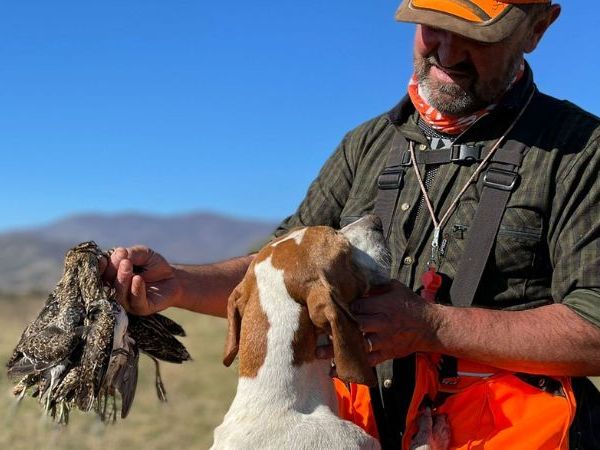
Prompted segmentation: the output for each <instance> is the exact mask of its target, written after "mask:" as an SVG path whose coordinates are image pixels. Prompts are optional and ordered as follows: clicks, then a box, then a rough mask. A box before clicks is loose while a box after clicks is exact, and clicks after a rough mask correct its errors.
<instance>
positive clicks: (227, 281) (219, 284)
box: [173, 256, 254, 317]
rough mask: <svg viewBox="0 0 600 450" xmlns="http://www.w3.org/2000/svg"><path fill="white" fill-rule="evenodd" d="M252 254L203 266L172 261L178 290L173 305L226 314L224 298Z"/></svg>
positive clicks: (242, 274)
mask: <svg viewBox="0 0 600 450" xmlns="http://www.w3.org/2000/svg"><path fill="white" fill-rule="evenodd" d="M253 258H254V256H242V257H239V258H233V259H230V260H227V261H223V262H220V263H214V264H204V265H182V264H174V265H173V267H174V269H175V277H176V278H177V279H178V280H179V282H180V284H181V287H182V293H181V295H180V298H179V300H178V301H177V304H176V305H175V306H177V307H180V308H183V309H187V310H190V311H195V312H199V313H203V314H210V315H212V316H218V317H226V315H227V298H228V297H229V294H230V293H231V291H233V289H234V288H235V286H236V285H237V284H238V283H239V282H240V281H241V280H242V278H243V277H244V274H245V273H246V270H248V266H249V265H250V263H251V262H252V259H253Z"/></svg>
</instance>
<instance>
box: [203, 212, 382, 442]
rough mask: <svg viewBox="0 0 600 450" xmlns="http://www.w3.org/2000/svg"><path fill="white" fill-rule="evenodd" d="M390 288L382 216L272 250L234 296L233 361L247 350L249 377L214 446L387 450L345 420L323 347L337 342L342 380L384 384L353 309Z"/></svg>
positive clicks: (297, 234)
mask: <svg viewBox="0 0 600 450" xmlns="http://www.w3.org/2000/svg"><path fill="white" fill-rule="evenodd" d="M388 281H389V253H388V251H387V249H386V246H385V242H384V239H383V236H382V233H381V223H380V221H379V219H377V218H375V217H374V216H367V217H365V218H363V219H361V220H359V221H358V222H355V223H353V224H351V225H348V226H347V227H345V228H343V229H342V230H341V231H336V230H334V229H332V228H329V227H322V226H318V227H307V228H301V229H297V230H294V231H292V232H290V233H289V234H287V235H286V236H284V237H281V238H279V239H277V240H275V241H274V242H272V243H270V244H269V245H267V246H266V247H265V248H263V249H262V250H261V251H260V252H259V253H258V255H257V256H256V258H255V259H254V261H253V262H252V264H251V266H250V268H249V269H248V272H247V273H246V276H245V277H244V279H243V280H242V282H241V283H240V284H239V285H238V286H237V287H236V288H235V290H234V292H233V293H232V294H231V296H230V297H229V304H228V308H227V316H228V320H229V331H228V335H227V342H226V346H225V356H224V363H225V365H230V364H231V363H232V362H233V360H234V358H235V356H236V354H238V353H239V373H240V379H239V383H238V389H237V394H236V396H235V398H234V400H233V403H232V405H231V407H230V409H229V411H228V412H227V414H226V415H225V419H224V421H223V423H222V424H221V425H220V426H218V427H217V428H216V429H215V432H214V445H213V447H212V448H213V449H236V450H239V449H261V450H263V449H278V450H279V449H291V448H294V449H310V450H313V449H379V448H380V446H379V443H378V442H377V440H376V439H374V438H373V437H371V436H369V435H368V434H367V433H366V432H364V431H363V430H362V429H361V428H359V427H358V426H356V425H354V424H353V423H351V422H349V421H346V420H342V419H340V418H339V417H338V415H337V412H338V406H337V400H336V395H335V391H334V388H333V383H332V381H331V378H330V370H331V367H330V363H329V361H324V360H318V359H316V358H315V349H316V347H317V336H318V335H319V334H329V335H331V337H332V341H333V342H332V343H333V349H334V354H335V361H336V369H337V375H338V377H340V378H341V379H342V380H344V381H347V382H357V383H363V384H369V385H373V384H375V383H376V378H375V376H374V374H373V370H372V368H371V367H369V364H368V362H367V353H366V351H365V344H364V338H363V336H362V333H361V332H360V330H359V328H358V326H357V324H356V322H355V320H354V319H353V318H352V315H351V313H350V311H349V305H350V302H352V300H354V299H356V298H358V297H360V296H361V295H363V294H365V293H366V292H367V291H368V289H369V287H370V286H372V285H377V284H384V283H387V282H388Z"/></svg>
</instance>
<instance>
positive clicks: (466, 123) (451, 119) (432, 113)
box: [408, 61, 525, 135]
mask: <svg viewBox="0 0 600 450" xmlns="http://www.w3.org/2000/svg"><path fill="white" fill-rule="evenodd" d="M524 73H525V62H524V61H523V62H521V65H520V67H519V70H518V71H517V74H516V75H515V77H514V78H513V80H512V81H511V83H510V85H509V86H508V89H510V88H511V87H512V86H513V85H514V84H515V83H516V82H517V81H518V80H520V79H521V77H522V76H523V74H524ZM508 89H507V91H508ZM419 91H420V89H419V83H418V82H417V79H416V77H415V75H414V74H413V76H412V77H411V79H410V81H409V83H408V95H409V97H410V99H411V101H412V104H413V105H414V107H415V109H416V110H417V111H418V112H419V115H420V116H421V118H422V119H423V120H424V121H425V123H427V125H429V126H430V127H431V128H433V129H434V130H437V131H440V132H442V133H444V134H452V135H458V134H460V133H462V132H463V131H465V130H466V129H467V128H469V127H470V126H471V125H473V123H475V122H476V121H477V119H479V118H480V117H482V116H485V115H486V114H488V113H489V112H490V111H492V110H493V109H494V108H495V107H496V104H495V103H494V104H492V105H489V106H487V107H485V108H483V109H481V110H479V111H476V112H474V113H471V114H469V115H468V116H462V117H461V116H452V115H450V114H444V113H442V112H440V111H438V110H437V109H435V108H434V107H433V106H431V105H430V104H429V102H428V101H427V100H426V99H425V97H424V96H422V95H421V93H420V92H419Z"/></svg>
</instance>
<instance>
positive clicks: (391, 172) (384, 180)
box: [377, 166, 404, 191]
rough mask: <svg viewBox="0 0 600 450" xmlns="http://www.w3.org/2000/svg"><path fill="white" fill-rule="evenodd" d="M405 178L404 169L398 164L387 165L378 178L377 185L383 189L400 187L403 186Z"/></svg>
mask: <svg viewBox="0 0 600 450" xmlns="http://www.w3.org/2000/svg"><path fill="white" fill-rule="evenodd" d="M403 178H404V169H402V168H398V167H397V166H394V167H386V168H385V169H384V170H383V172H381V175H379V178H378V179H377V187H378V188H379V189H381V190H383V191H387V190H390V189H399V188H400V186H402V180H403Z"/></svg>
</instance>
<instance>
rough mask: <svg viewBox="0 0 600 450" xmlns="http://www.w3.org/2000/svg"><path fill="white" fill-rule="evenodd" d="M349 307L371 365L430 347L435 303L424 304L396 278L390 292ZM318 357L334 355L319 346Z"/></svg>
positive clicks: (365, 299) (431, 345) (359, 300)
mask: <svg viewBox="0 0 600 450" xmlns="http://www.w3.org/2000/svg"><path fill="white" fill-rule="evenodd" d="M350 309H351V311H352V313H353V314H354V317H355V318H356V320H357V321H358V323H359V326H360V329H361V331H362V332H363V333H364V335H365V348H367V351H368V352H369V363H370V364H371V365H372V366H375V365H377V364H379V363H381V362H383V361H386V360H388V359H394V358H400V357H403V356H406V355H409V354H411V353H414V352H417V351H432V350H433V342H434V339H435V336H436V329H437V327H436V323H437V321H436V320H435V317H436V315H435V305H431V304H428V303H426V302H425V301H424V300H423V299H422V298H421V297H419V296H418V295H417V294H415V293H414V292H413V291H411V290H410V289H409V288H408V287H406V286H405V285H404V284H402V283H400V282H398V281H392V283H391V284H390V289H389V291H387V292H385V293H383V294H381V295H373V296H370V297H365V298H360V299H358V300H355V301H354V302H353V303H352V304H351V305H350ZM367 338H368V339H367ZM317 357H318V358H322V359H326V358H331V357H333V352H332V349H331V347H329V346H323V347H318V348H317Z"/></svg>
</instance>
